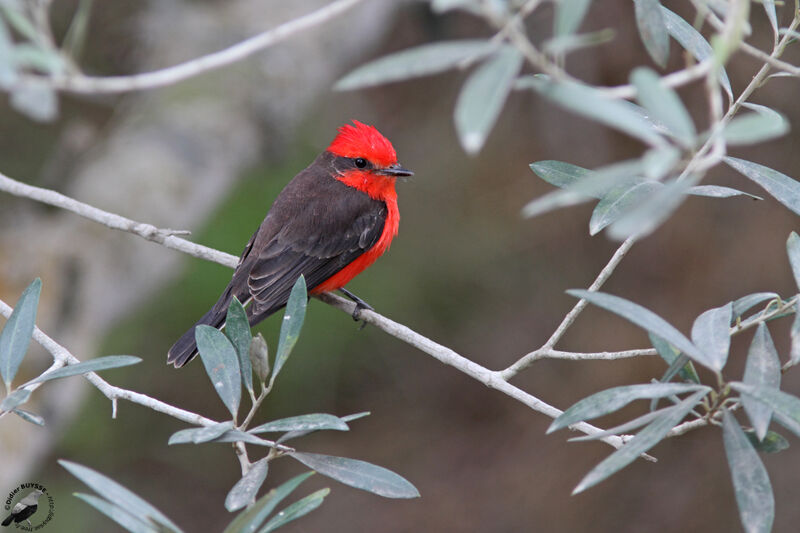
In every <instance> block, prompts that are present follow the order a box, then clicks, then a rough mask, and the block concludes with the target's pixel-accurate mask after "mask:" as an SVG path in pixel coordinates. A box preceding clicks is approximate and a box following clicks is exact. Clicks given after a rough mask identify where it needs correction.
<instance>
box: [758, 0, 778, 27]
mask: <svg viewBox="0 0 800 533" xmlns="http://www.w3.org/2000/svg"><path fill="white" fill-rule="evenodd" d="M761 4H762V5H763V6H764V11H765V12H766V13H767V18H768V19H769V23H770V25H771V26H772V31H773V32H774V33H775V35H776V36H777V35H778V14H777V13H776V11H775V1H774V0H761Z"/></svg>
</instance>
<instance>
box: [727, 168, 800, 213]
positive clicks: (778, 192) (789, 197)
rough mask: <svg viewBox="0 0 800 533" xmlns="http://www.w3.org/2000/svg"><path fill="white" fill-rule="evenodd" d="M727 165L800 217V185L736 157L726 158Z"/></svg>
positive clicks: (784, 176)
mask: <svg viewBox="0 0 800 533" xmlns="http://www.w3.org/2000/svg"><path fill="white" fill-rule="evenodd" d="M724 161H725V163H727V164H728V165H729V166H731V167H733V168H734V169H735V170H737V171H739V172H741V173H742V174H743V175H744V176H745V177H747V178H749V179H751V180H752V181H754V182H756V183H757V184H758V185H760V186H761V187H763V188H764V189H765V190H766V191H767V192H768V193H770V194H771V195H772V196H773V197H775V199H776V200H778V201H779V202H780V203H782V204H783V205H785V206H786V207H788V208H789V209H791V210H792V211H793V212H794V213H795V214H798V215H800V183H797V182H796V181H795V180H793V179H792V178H790V177H789V176H787V175H785V174H781V173H780V172H778V171H777V170H773V169H771V168H769V167H765V166H764V165H759V164H758V163H753V162H752V161H745V160H744V159H738V158H736V157H725V158H724Z"/></svg>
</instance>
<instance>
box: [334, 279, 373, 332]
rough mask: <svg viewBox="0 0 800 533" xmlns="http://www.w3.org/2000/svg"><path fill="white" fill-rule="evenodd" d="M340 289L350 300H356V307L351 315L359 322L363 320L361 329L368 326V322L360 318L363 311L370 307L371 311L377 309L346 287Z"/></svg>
mask: <svg viewBox="0 0 800 533" xmlns="http://www.w3.org/2000/svg"><path fill="white" fill-rule="evenodd" d="M339 291H340V292H341V293H342V294H344V295H345V296H347V297H348V298H349V299H350V300H352V301H353V302H355V304H356V307H355V309H353V314H352V315H351V316H352V317H353V320H355V321H356V322H358V321H359V320H360V321H361V327H360V328H359V329H364V328H365V327H366V326H367V322H366V321H365V320H362V319H361V318H360V317H361V311H363V310H364V309H369V310H370V311H374V310H375V309H374V308H373V307H372V306H371V305H369V304H368V303H367V302H365V301H364V300H362V299H361V298H359V297H358V296H356V295H355V294H353V293H352V292H350V291H348V290H347V289H345V288H344V287H342V288H341V289H339Z"/></svg>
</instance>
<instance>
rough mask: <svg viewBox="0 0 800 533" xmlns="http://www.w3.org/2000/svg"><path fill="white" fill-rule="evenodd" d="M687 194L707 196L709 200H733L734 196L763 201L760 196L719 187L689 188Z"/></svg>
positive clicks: (698, 186) (700, 186)
mask: <svg viewBox="0 0 800 533" xmlns="http://www.w3.org/2000/svg"><path fill="white" fill-rule="evenodd" d="M688 194H691V195H693V196H707V197H709V198H733V197H734V196H748V197H750V198H752V199H753V200H763V198H761V197H760V196H756V195H755V194H750V193H749V192H743V191H739V190H736V189H732V188H730V187H723V186H721V185H695V186H694V187H690V188H689V191H688Z"/></svg>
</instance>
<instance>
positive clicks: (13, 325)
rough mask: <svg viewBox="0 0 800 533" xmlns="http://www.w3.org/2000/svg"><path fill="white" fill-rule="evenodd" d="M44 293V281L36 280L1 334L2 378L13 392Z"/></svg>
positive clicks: (26, 290) (0, 366) (0, 372)
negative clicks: (40, 296)
mask: <svg viewBox="0 0 800 533" xmlns="http://www.w3.org/2000/svg"><path fill="white" fill-rule="evenodd" d="M41 291H42V280H41V279H39V278H36V279H35V280H33V283H31V284H30V285H28V287H27V288H26V289H25V290H24V291H23V292H22V296H20V297H19V300H18V301H17V305H16V306H15V307H14V311H12V312H11V316H10V317H8V321H7V322H6V325H5V327H4V328H3V332H2V333H0V376H2V377H3V382H4V383H5V385H6V391H10V390H11V382H12V381H13V380H14V376H16V375H17V370H19V365H20V363H22V359H23V358H24V357H25V353H26V352H27V351H28V345H30V342H31V337H32V336H33V327H34V325H35V323H36V308H37V307H38V306H39V293H41Z"/></svg>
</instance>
